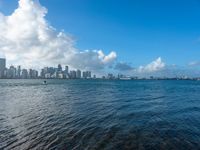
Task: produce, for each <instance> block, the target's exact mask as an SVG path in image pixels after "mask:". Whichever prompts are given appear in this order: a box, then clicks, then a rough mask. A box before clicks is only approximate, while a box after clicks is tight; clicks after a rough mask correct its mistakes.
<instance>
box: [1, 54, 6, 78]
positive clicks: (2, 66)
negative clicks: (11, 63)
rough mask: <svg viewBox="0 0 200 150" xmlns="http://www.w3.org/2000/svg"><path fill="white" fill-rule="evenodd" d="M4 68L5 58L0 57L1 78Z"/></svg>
mask: <svg viewBox="0 0 200 150" xmlns="http://www.w3.org/2000/svg"><path fill="white" fill-rule="evenodd" d="M5 69H6V59H5V58H0V78H3V75H4V70H5Z"/></svg>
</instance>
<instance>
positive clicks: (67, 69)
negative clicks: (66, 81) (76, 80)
mask: <svg viewBox="0 0 200 150" xmlns="http://www.w3.org/2000/svg"><path fill="white" fill-rule="evenodd" d="M64 72H65V74H68V73H69V67H68V66H65V71H64Z"/></svg>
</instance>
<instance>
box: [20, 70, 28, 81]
mask: <svg viewBox="0 0 200 150" xmlns="http://www.w3.org/2000/svg"><path fill="white" fill-rule="evenodd" d="M21 77H22V79H27V78H28V70H27V69H22V76H21Z"/></svg>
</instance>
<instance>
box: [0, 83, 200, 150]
mask: <svg viewBox="0 0 200 150" xmlns="http://www.w3.org/2000/svg"><path fill="white" fill-rule="evenodd" d="M47 82H48V85H43V84H42V83H43V80H0V149H5V150H10V149H14V150H15V149H16V150H28V149H48V150H49V149H58V150H63V149H66V150H104V149H105V150H123V149H127V150H128V149H131V150H134V149H140V150H162V149H166V150H197V149H200V81H162V80H160V81H156V80H155V81H154V80H148V81H145V80H137V81H103V80H47Z"/></svg>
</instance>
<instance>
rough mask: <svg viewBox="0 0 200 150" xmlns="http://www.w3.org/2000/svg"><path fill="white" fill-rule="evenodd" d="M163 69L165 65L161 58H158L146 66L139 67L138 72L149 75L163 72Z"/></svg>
mask: <svg viewBox="0 0 200 150" xmlns="http://www.w3.org/2000/svg"><path fill="white" fill-rule="evenodd" d="M164 68H165V63H164V62H162V59H161V57H158V58H157V59H156V60H154V61H152V62H151V63H150V64H148V65H146V66H140V67H139V68H138V72H140V73H145V72H147V73H149V72H156V71H160V70H163V69H164Z"/></svg>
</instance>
